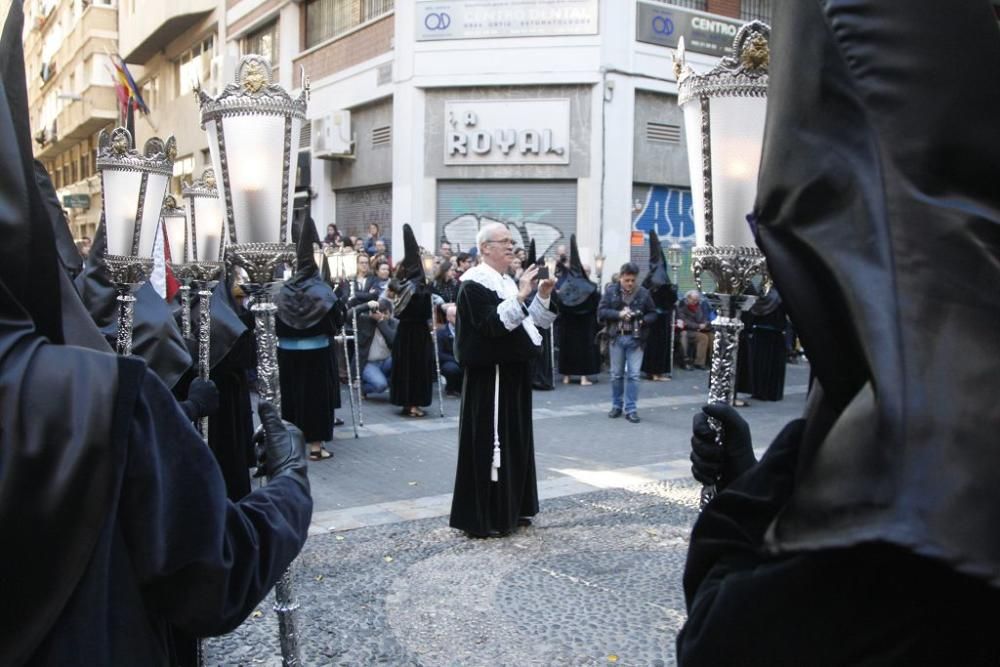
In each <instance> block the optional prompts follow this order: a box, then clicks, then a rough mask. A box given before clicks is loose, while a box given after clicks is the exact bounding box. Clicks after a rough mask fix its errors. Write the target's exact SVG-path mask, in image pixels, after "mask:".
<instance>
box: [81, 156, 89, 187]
mask: <svg viewBox="0 0 1000 667" xmlns="http://www.w3.org/2000/svg"><path fill="white" fill-rule="evenodd" d="M79 163H80V179H81V180H82V179H84V178H90V160H89V159H87V153H86V151H84V153H83V155H81V156H80V159H79Z"/></svg>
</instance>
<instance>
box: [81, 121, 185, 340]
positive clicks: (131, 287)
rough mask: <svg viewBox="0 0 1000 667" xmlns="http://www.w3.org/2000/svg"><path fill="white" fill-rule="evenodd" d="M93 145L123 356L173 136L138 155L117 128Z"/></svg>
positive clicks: (169, 169) (147, 267) (149, 258)
mask: <svg viewBox="0 0 1000 667" xmlns="http://www.w3.org/2000/svg"><path fill="white" fill-rule="evenodd" d="M97 144H98V147H97V170H98V172H99V173H100V175H101V216H102V218H103V220H104V224H105V233H106V234H107V244H108V245H107V248H108V250H107V254H106V255H105V262H106V264H107V266H108V270H109V271H110V272H111V278H112V280H113V281H114V282H115V284H116V285H117V287H118V291H119V296H118V299H119V301H120V302H121V313H120V316H119V322H118V351H119V353H121V354H126V355H127V354H131V353H132V322H133V315H134V311H135V296H134V294H135V291H136V289H138V287H139V285H140V284H141V281H142V280H144V279H145V277H146V276H148V275H149V274H150V271H151V269H152V266H153V241H154V240H155V238H156V229H157V227H158V226H159V224H160V209H161V207H162V205H163V197H164V195H165V194H166V192H167V183H168V182H169V180H170V176H171V175H172V174H173V168H174V159H175V158H176V157H177V143H176V142H175V141H174V138H173V137H170V138H169V139H167V141H166V142H164V141H163V140H162V139H160V138H158V137H153V138H152V139H150V140H149V141H147V142H146V144H145V146H144V147H143V151H142V152H141V153H140V152H139V151H137V150H135V147H134V144H133V140H132V134H131V133H130V132H129V131H128V130H126V129H125V128H124V127H118V128H115V129H114V130H112V131H111V132H108V131H107V130H101V133H100V134H99V135H98V139H97Z"/></svg>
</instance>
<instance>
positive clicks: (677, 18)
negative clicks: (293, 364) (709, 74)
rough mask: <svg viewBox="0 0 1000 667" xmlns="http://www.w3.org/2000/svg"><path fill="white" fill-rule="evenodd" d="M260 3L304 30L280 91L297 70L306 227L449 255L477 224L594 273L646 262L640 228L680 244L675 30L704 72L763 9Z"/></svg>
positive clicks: (685, 224)
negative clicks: (407, 238) (572, 242)
mask: <svg viewBox="0 0 1000 667" xmlns="http://www.w3.org/2000/svg"><path fill="white" fill-rule="evenodd" d="M249 4H253V0H241V2H238V3H236V4H235V5H234V8H241V7H244V8H245V7H247V6H249ZM267 4H269V3H263V4H262V5H261V6H262V7H263V6H265V5H267ZM273 4H274V5H275V6H276V7H275V8H274V9H272V10H271V15H277V14H279V13H280V14H281V15H280V18H279V20H280V21H285V20H295V19H296V18H297V19H298V21H299V22H300V24H301V25H303V26H306V27H305V28H304V29H303V31H302V34H301V39H302V42H301V43H302V45H303V47H304V48H303V50H302V51H301V52H299V53H298V54H297V55H295V56H294V57H293V58H292V59H291V64H292V65H293V67H294V71H293V72H292V85H293V86H298V85H300V83H301V82H300V79H299V73H298V72H299V70H300V68H301V70H303V71H304V72H305V73H306V75H307V76H308V77H309V79H310V83H311V99H310V104H309V116H310V119H311V121H312V125H311V134H312V136H311V137H309V141H308V143H307V142H306V137H304V138H303V145H302V146H301V150H302V151H303V156H305V155H308V161H307V162H308V169H305V170H300V176H303V175H304V176H305V177H306V178H307V183H308V186H309V188H310V195H311V200H310V210H311V213H312V215H313V217H314V219H315V220H316V222H317V224H318V225H319V226H321V227H322V226H325V225H326V224H329V223H336V224H337V226H338V228H339V230H340V231H341V232H342V233H346V234H364V233H366V230H367V229H368V226H369V225H370V224H371V223H377V224H379V225H380V227H381V229H382V232H383V234H384V235H386V236H387V237H388V238H389V240H390V244H391V241H392V240H393V239H396V238H399V237H400V234H401V228H402V225H403V224H404V223H409V224H411V225H412V226H413V228H414V230H415V231H416V233H417V237H418V240H419V241H420V242H421V244H422V245H424V246H425V247H428V248H436V247H437V246H438V244H439V243H440V242H441V241H443V240H447V241H449V242H450V243H451V244H452V247H453V248H462V249H467V248H469V247H471V246H472V245H473V244H474V242H475V235H476V232H477V230H478V229H479V227H480V226H481V225H482V224H485V223H487V222H490V221H494V220H495V221H500V222H503V223H505V224H507V225H508V226H509V227H510V228H511V230H512V231H513V232H514V236H515V238H519V239H520V240H521V241H522V242H524V243H525V244H526V243H527V242H528V241H529V240H530V239H534V240H535V241H536V246H537V247H538V249H539V252H545V253H546V254H553V253H556V252H557V251H558V250H559V249H560V246H564V245H568V242H569V237H570V235H571V234H576V236H577V242H578V245H579V247H580V252H581V257H582V259H583V262H584V264H586V265H589V266H590V267H595V264H596V263H595V257H596V256H597V255H602V256H604V257H605V258H606V261H605V267H606V268H605V270H604V275H603V276H602V278H604V279H607V278H608V277H609V276H610V274H611V273H613V272H614V271H615V270H616V269H617V267H618V266H620V265H621V263H623V262H624V261H626V260H634V261H638V262H640V263H642V264H643V265H644V264H645V263H646V261H647V259H648V250H647V240H646V239H647V234H648V233H649V232H655V233H657V234H658V235H659V236H660V238H661V240H662V241H663V242H665V244H669V243H670V242H672V241H677V242H679V243H681V244H682V246H684V247H685V248H690V246H691V245H692V244H693V241H694V223H693V216H692V214H691V210H690V209H691V195H690V187H689V186H690V184H689V176H688V169H687V152H686V151H687V148H686V146H685V139H684V133H683V132H682V131H681V130H682V126H683V124H682V119H681V114H680V111H679V109H678V107H677V101H676V94H677V85H676V80H675V78H674V74H673V66H672V56H673V53H674V47H675V46H676V44H677V38H678V37H679V36H680V35H685V37H686V40H687V44H688V60H689V62H691V63H692V64H693V65H694V67H695V68H696V69H707V68H709V67H711V66H714V64H715V63H716V62H717V61H718V58H719V57H720V56H721V55H722V52H723V50H724V48H725V47H726V46H728V44H729V43H730V42H731V41H732V37H733V35H734V34H735V31H736V30H737V28H738V26H739V25H740V24H741V23H742V22H743V20H746V19H750V18H756V17H763V18H766V14H767V13H768V12H769V4H770V3H769V2H760V1H755V2H748V1H745V2H743V3H741V2H739V0H719V1H718V2H712V1H711V0H708V1H707V2H706V1H698V0H691V1H688V2H671V3H665V2H654V1H652V0H628V1H627V2H625V1H622V0H564V1H562V2H558V3H547V2H542V1H539V2H533V3H532V2H527V3H525V2H521V3H516V4H515V5H512V3H510V2H506V1H505V0H496V1H495V2H490V1H485V2H484V1H482V0H477V1H476V2H468V1H465V0H452V1H450V2H444V1H443V0H434V1H430V0H415V1H413V2H405V3H404V2H395V3H392V2H385V1H382V0H374V1H373V0H340V1H338V0H313V1H312V2H304V3H301V4H296V5H294V7H293V8H292V9H291V10H290V9H289V6H288V5H285V6H284V8H283V11H285V12H288V13H289V15H288V16H287V17H286V14H285V13H281V11H279V10H278V9H277V7H279V6H281V3H280V2H275V3H273ZM230 11H232V10H230ZM293 11H294V12H298V13H299V15H298V17H295V16H292V15H290V14H291V12H293ZM261 16H263V12H261ZM316 21H322V22H325V24H324V26H325V27H323V26H317V25H316V24H315V22H316ZM281 33H282V35H284V34H285V30H284V29H282V30H281ZM317 40H319V41H317ZM692 43H694V45H693V46H692ZM285 64H286V61H284V60H283V61H282V63H281V70H282V77H283V79H284V77H285V75H286V72H285V71H284V68H285ZM305 162H306V160H305V159H303V160H301V161H300V164H304V163H305ZM394 250H397V251H398V250H399V249H398V248H394ZM686 263H687V262H685V264H686ZM595 277H596V276H595Z"/></svg>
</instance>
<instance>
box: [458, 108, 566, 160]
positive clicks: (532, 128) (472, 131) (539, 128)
mask: <svg viewBox="0 0 1000 667" xmlns="http://www.w3.org/2000/svg"><path fill="white" fill-rule="evenodd" d="M444 120H445V128H444V163H445V164H446V165H458V164H569V139H570V137H569V127H570V125H569V99H544V100H455V101H449V102H445V108H444Z"/></svg>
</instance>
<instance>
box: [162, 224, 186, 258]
mask: <svg viewBox="0 0 1000 667" xmlns="http://www.w3.org/2000/svg"><path fill="white" fill-rule="evenodd" d="M163 224H164V226H165V227H166V228H167V246H168V247H169V248H170V259H171V261H173V262H174V263H175V264H183V263H185V262H187V261H189V260H190V258H189V257H188V254H189V253H187V252H185V245H186V244H185V243H184V239H185V238H186V236H187V216H186V215H165V216H163Z"/></svg>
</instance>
